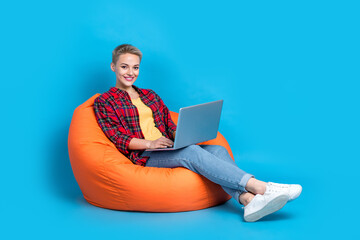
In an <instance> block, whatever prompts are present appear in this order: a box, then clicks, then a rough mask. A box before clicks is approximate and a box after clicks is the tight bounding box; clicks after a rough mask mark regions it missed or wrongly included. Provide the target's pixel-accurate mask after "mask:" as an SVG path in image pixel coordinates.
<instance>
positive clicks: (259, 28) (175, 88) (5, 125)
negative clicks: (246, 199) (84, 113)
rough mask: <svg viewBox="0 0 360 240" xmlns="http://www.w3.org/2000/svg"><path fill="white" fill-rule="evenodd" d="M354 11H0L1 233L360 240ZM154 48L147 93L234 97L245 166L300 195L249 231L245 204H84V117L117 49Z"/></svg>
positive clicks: (229, 5) (51, 6)
mask: <svg viewBox="0 0 360 240" xmlns="http://www.w3.org/2000/svg"><path fill="white" fill-rule="evenodd" d="M359 10H360V9H359V4H358V3H357V1H226V0H224V1H194V0H192V1H189V0H183V1H176V2H173V1H134V0H132V1H131V0H129V1H58V2H51V1H50V2H49V1H14V2H13V3H12V2H10V1H7V2H4V3H2V4H1V8H0V24H1V40H0V41H1V44H0V48H1V49H0V50H1V73H2V74H1V80H2V81H1V82H2V88H1V89H2V101H1V103H2V113H1V123H2V132H3V134H2V140H1V148H2V161H1V169H2V171H1V172H2V173H1V181H2V189H1V235H2V236H4V237H5V238H4V239H10V238H13V239H20V238H21V239H24V238H29V237H33V236H37V237H38V238H40V239H45V238H54V239H64V238H87V239H99V238H100V239H101V238H107V239H110V238H112V239H125V238H129V239H139V238H147V239H185V238H186V239H219V238H220V237H221V238H223V239H237V238H239V239H240V238H241V239H245V238H250V239H257V238H259V239H261V238H267V239H304V238H310V239H315V238H318V237H324V238H325V237H326V238H328V239H330V238H332V237H333V238H340V237H343V238H359V237H360V234H359V232H358V230H357V228H358V227H357V226H358V224H357V223H356V222H357V221H358V214H359V207H358V201H359V197H360V196H359V181H358V178H357V175H358V172H359V161H360V153H359V146H360V141H359V136H360V129H359V122H360V119H359V118H360V117H359V116H360V114H359V103H360V97H359V90H360V89H359V88H360V84H359V80H360V73H359V66H360V59H359V56H360V51H359V42H360V39H359V38H360V37H359V23H360V21H359V20H360V17H359ZM122 43H131V44H133V45H135V46H137V47H138V48H140V50H141V51H142V52H143V54H144V57H143V61H142V63H141V70H140V71H141V72H140V75H139V78H138V80H137V82H136V84H135V85H137V86H139V87H143V88H152V89H154V90H155V91H156V92H157V93H158V94H159V95H160V96H161V97H162V98H163V100H164V102H165V103H166V104H167V105H168V107H169V108H170V110H172V111H178V109H179V108H180V107H183V106H189V105H193V104H198V103H203V102H206V101H212V100H217V99H224V108H223V114H222V119H221V125H220V132H221V133H222V134H223V135H224V136H225V137H226V138H227V140H228V141H229V144H230V146H231V147H232V150H233V153H234V156H235V158H236V162H237V163H238V165H239V166H240V167H241V168H243V169H244V170H246V171H248V172H250V173H253V174H255V176H256V177H257V178H259V179H262V180H264V181H274V182H285V183H300V184H302V185H303V193H302V195H301V196H300V197H299V199H297V200H296V201H294V202H292V203H289V204H288V205H286V206H285V207H284V208H283V209H282V210H281V211H279V212H277V213H274V214H272V215H270V216H268V217H266V218H264V219H263V221H259V222H257V223H246V222H244V221H243V218H242V215H243V210H242V209H241V206H239V205H237V204H236V202H235V200H230V201H228V202H227V203H225V204H223V205H220V206H216V207H213V208H209V209H204V210H200V211H193V212H182V213H142V212H123V211H112V210H106V209H101V208H97V207H94V206H92V205H90V204H88V203H87V202H86V201H85V200H84V199H83V197H82V194H81V191H80V189H79V187H78V185H77V183H76V181H75V179H74V176H73V174H72V170H71V166H70V162H69V158H68V153H67V136H68V129H69V125H70V121H71V117H72V114H73V111H74V109H75V108H76V107H77V106H78V105H80V104H81V103H83V102H84V101H85V100H87V99H88V98H90V97H91V96H93V95H94V94H96V93H102V92H104V91H107V90H108V89H109V87H111V86H114V84H115V76H114V74H113V72H111V70H110V61H111V51H112V50H113V48H115V47H116V46H117V45H119V44H122Z"/></svg>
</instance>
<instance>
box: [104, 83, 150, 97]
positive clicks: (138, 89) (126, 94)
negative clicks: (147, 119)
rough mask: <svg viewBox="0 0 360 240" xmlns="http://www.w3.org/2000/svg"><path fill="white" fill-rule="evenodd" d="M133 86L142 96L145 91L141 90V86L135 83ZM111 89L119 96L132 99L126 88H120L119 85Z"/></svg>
mask: <svg viewBox="0 0 360 240" xmlns="http://www.w3.org/2000/svg"><path fill="white" fill-rule="evenodd" d="M132 87H133V88H134V89H135V91H137V92H138V93H139V95H140V97H141V96H142V95H143V92H142V91H141V89H140V88H138V87H137V86H135V85H132ZM110 91H111V92H113V93H116V94H117V95H118V96H119V98H127V99H130V96H129V94H128V92H127V91H125V90H122V89H119V88H117V87H111V88H110Z"/></svg>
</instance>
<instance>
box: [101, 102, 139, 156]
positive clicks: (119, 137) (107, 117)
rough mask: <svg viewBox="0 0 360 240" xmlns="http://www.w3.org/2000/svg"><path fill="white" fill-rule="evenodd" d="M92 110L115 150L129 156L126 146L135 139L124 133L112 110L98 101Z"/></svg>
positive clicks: (118, 119)
mask: <svg viewBox="0 0 360 240" xmlns="http://www.w3.org/2000/svg"><path fill="white" fill-rule="evenodd" d="M94 110H95V116H96V119H97V122H98V124H99V126H100V128H101V129H102V130H103V132H104V133H105V135H106V136H107V137H108V138H109V139H110V140H111V141H112V142H113V143H114V144H115V146H116V148H117V149H118V150H119V151H120V152H121V153H123V154H129V151H128V146H129V144H130V141H131V140H132V139H133V138H134V137H135V136H134V135H132V134H130V133H128V131H126V129H125V126H124V124H123V122H124V120H122V119H120V118H119V117H118V116H117V115H116V113H115V110H114V108H113V107H112V106H111V105H110V104H108V103H105V102H103V101H101V100H99V99H96V100H95V102H94Z"/></svg>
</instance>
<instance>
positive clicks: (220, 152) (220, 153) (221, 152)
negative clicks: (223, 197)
mask: <svg viewBox="0 0 360 240" xmlns="http://www.w3.org/2000/svg"><path fill="white" fill-rule="evenodd" d="M199 146H200V147H201V148H202V149H204V150H206V151H208V152H209V153H211V154H213V155H215V156H216V157H218V158H219V159H221V160H223V161H225V162H228V163H231V164H232V165H234V166H237V165H236V163H235V162H234V161H233V159H232V158H231V156H230V154H229V152H228V151H227V149H226V148H225V147H223V146H219V145H199ZM249 181H250V180H249ZM221 187H222V188H223V189H224V191H225V192H226V193H227V194H229V195H230V196H232V197H233V198H234V199H235V200H236V201H238V202H239V203H240V204H243V205H245V204H246V203H247V201H248V200H249V199H251V196H252V197H254V195H253V194H250V193H249V194H243V193H246V192H247V191H246V190H244V191H242V190H236V189H232V188H228V187H225V186H221Z"/></svg>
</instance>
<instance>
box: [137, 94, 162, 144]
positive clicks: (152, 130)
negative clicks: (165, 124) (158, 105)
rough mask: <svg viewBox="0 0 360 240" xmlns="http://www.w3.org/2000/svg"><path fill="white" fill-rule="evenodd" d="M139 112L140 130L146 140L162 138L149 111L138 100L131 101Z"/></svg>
mask: <svg viewBox="0 0 360 240" xmlns="http://www.w3.org/2000/svg"><path fill="white" fill-rule="evenodd" d="M131 101H132V103H133V104H134V105H135V106H136V108H137V109H138V112H139V121H140V128H141V131H142V133H143V135H144V137H145V139H146V140H151V141H152V140H156V139H158V138H160V137H162V133H161V132H160V130H159V129H158V128H157V127H156V126H155V123H154V117H153V113H152V111H151V109H150V108H149V107H148V106H146V105H145V104H144V103H143V102H142V101H141V99H140V98H136V99H131Z"/></svg>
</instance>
